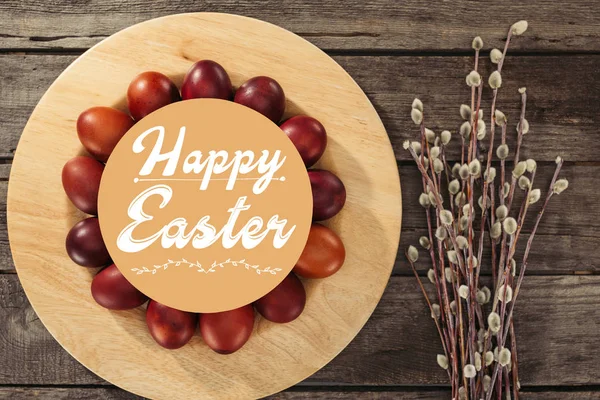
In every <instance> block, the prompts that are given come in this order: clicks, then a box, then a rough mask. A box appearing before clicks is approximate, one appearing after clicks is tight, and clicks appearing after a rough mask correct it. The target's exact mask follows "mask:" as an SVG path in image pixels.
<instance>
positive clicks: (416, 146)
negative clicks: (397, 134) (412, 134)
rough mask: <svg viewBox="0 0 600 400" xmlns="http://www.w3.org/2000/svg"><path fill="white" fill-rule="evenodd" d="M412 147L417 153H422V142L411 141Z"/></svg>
mask: <svg viewBox="0 0 600 400" xmlns="http://www.w3.org/2000/svg"><path fill="white" fill-rule="evenodd" d="M410 147H412V148H413V150H414V151H415V153H417V154H420V153H421V143H420V142H416V141H415V142H411V143H410Z"/></svg>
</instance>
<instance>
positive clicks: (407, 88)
mask: <svg viewBox="0 0 600 400" xmlns="http://www.w3.org/2000/svg"><path fill="white" fill-rule="evenodd" d="M599 7H600V3H599V2H598V1H596V0H592V1H589V0H585V1H584V0H576V1H563V2H556V1H551V0H531V1H527V2H522V1H517V0H510V1H505V2H495V3H494V2H488V1H466V0H462V1H444V2H436V4H435V6H433V5H432V3H431V2H423V1H415V0H408V1H402V2H396V1H391V0H367V1H360V2H359V1H355V0H351V1H348V2H343V3H341V2H338V1H334V0H319V1H317V0H299V1H293V2H292V1H287V0H286V1H281V2H280V1H275V0H268V1H256V2H255V1H238V0H226V1H222V2H213V1H196V0H192V1H189V0H170V1H167V0H157V1H154V2H152V3H150V2H143V1H138V0H50V1H45V0H29V1H27V2H23V1H17V0H4V1H2V2H0V110H1V112H0V399H17V400H20V399H30V398H43V399H133V398H136V399H137V398H138V397H136V396H133V395H131V394H129V393H126V392H124V391H122V390H121V389H117V388H114V387H112V386H110V385H109V384H108V383H106V382H105V381H103V380H102V379H101V378H99V377H97V376H95V375H94V374H92V373H91V372H89V371H88V370H87V369H85V368H84V367H83V366H81V365H80V364H79V363H77V362H76V361H75V360H74V359H73V358H72V357H71V356H70V355H68V354H67V353H66V352H65V351H64V350H63V349H62V348H61V347H60V346H59V345H58V343H56V341H55V340H54V339H53V338H52V337H51V335H50V334H49V333H48V331H47V330H46V329H45V328H44V326H43V325H42V324H41V322H40V320H39V319H38V318H37V316H36V314H35V312H34V311H33V309H32V308H31V306H30V305H29V303H28V301H27V299H26V297H25V295H24V293H23V289H22V287H21V286H20V283H19V281H18V279H17V277H16V275H14V273H15V271H14V265H13V262H12V257H11V253H10V249H9V246H8V238H7V232H6V197H5V196H6V190H7V182H6V181H7V180H8V174H9V172H10V163H11V161H12V158H13V153H14V150H15V148H16V145H17V142H18V140H19V138H20V136H21V132H22V130H23V127H24V125H25V122H26V121H27V119H28V118H29V115H30V114H31V111H32V110H33V108H34V106H35V105H36V104H37V102H38V101H39V99H40V97H41V96H42V94H43V93H44V92H45V91H46V90H47V88H48V86H49V85H50V84H51V83H52V82H53V81H54V79H56V77H57V76H58V75H59V74H60V73H61V72H62V71H63V70H64V68H66V67H67V66H68V65H69V64H70V63H71V62H72V61H73V60H74V59H75V58H76V57H77V56H78V55H80V54H81V53H82V52H83V51H85V50H86V49H87V48H89V47H90V46H92V45H94V44H96V43H98V42H99V41H100V40H102V39H103V38H105V37H108V36H109V35H112V34H113V33H115V32H116V31H118V30H120V29H123V28H125V27H127V26H130V25H132V24H134V23H137V22H141V21H145V20H147V19H150V18H154V17H158V16H162V15H168V14H173V13H180V12H190V11H217V12H218V11H220V12H233V13H238V14H242V15H247V16H253V17H256V18H260V19H263V20H266V21H269V22H272V23H275V24H277V25H280V26H282V27H284V28H287V29H290V30H292V31H294V32H295V33H297V34H299V35H301V36H303V37H305V38H306V39H308V40H309V41H311V42H313V43H315V44H316V45H317V46H319V47H321V48H322V49H325V50H326V51H327V52H328V53H329V54H330V55H332V56H333V58H334V59H335V60H336V61H337V62H338V63H339V64H340V65H341V66H342V67H343V68H345V69H346V70H347V71H348V72H349V73H350V75H351V76H352V77H353V78H354V79H355V80H356V81H357V83H358V84H359V85H360V86H361V87H362V89H363V90H364V91H365V92H366V93H367V96H368V97H369V98H370V100H371V102H372V103H373V104H374V106H375V108H376V110H377V112H378V113H379V115H380V117H381V118H382V120H383V123H384V125H385V127H386V129H387V131H388V134H389V135H390V139H391V142H392V145H393V147H394V150H395V155H396V159H397V161H398V169H399V171H400V174H401V176H402V190H403V194H404V196H403V200H404V202H403V203H404V226H405V228H404V229H403V234H402V238H401V243H400V247H401V248H404V247H406V246H407V245H408V244H411V243H415V242H416V240H417V239H418V237H419V236H420V235H422V234H423V233H424V221H425V220H424V217H423V216H422V213H421V212H420V210H419V208H418V206H417V196H418V194H419V190H420V189H419V187H420V179H419V178H418V176H416V168H415V167H413V166H412V164H411V163H410V162H409V161H408V158H407V154H406V153H405V152H404V151H403V150H402V142H403V140H404V139H406V138H412V137H414V135H415V131H414V125H413V124H412V122H411V121H410V119H409V114H408V112H409V111H410V102H411V101H412V99H413V98H414V97H416V96H419V97H420V98H421V99H423V101H424V102H425V106H426V109H427V110H428V111H430V112H431V114H429V117H428V121H431V122H432V123H433V126H432V127H433V128H434V129H435V130H439V129H442V128H446V129H452V128H453V129H454V130H455V129H456V128H457V127H458V123H459V116H458V112H457V111H458V104H460V103H461V102H466V101H467V100H468V92H467V91H466V90H465V87H464V84H463V81H464V76H465V75H466V74H467V73H468V72H469V70H470V69H471V62H472V57H471V51H470V43H471V39H472V37H473V36H474V35H481V36H482V38H483V40H484V43H485V44H484V51H485V54H487V52H489V50H490V49H491V48H493V47H498V46H500V45H501V44H502V40H503V39H504V37H505V33H506V29H507V27H508V26H509V25H510V24H511V23H513V22H514V21H516V20H518V19H522V18H525V19H527V20H528V21H529V30H528V31H527V33H526V34H525V35H524V36H523V37H520V38H518V40H516V41H515V42H514V43H513V44H512V45H511V49H510V51H509V57H508V59H507V63H506V65H505V67H504V71H505V74H506V79H505V80H506V81H507V82H506V87H505V88H503V90H502V91H501V94H500V99H499V101H500V103H499V107H500V108H501V109H502V110H504V111H506V112H507V113H508V115H509V118H511V117H513V116H514V118H512V120H513V121H514V119H515V118H516V110H517V107H518V97H517V94H516V92H515V90H516V88H517V87H519V86H523V85H525V86H527V88H528V94H529V104H528V117H527V118H528V120H529V122H530V124H531V126H532V134H530V135H528V136H527V137H526V140H525V143H524V152H525V155H526V156H533V157H535V158H536V159H537V160H538V162H540V164H541V165H540V172H543V176H542V177H541V178H540V179H539V181H538V182H539V183H540V184H541V183H544V186H545V184H547V182H548V180H549V172H548V171H550V169H551V168H552V160H554V157H555V156H556V154H557V153H559V154H561V155H563V157H565V159H566V160H567V164H566V165H565V167H564V173H565V175H567V177H568V179H569V180H570V182H571V187H570V188H569V190H568V191H567V192H565V193H564V194H563V195H561V196H560V197H559V198H555V199H553V203H552V204H551V206H550V209H549V211H551V212H549V213H547V214H546V217H547V218H545V220H544V221H543V222H542V224H541V226H540V229H539V231H538V235H537V236H536V240H535V242H534V246H533V248H532V255H531V263H530V265H529V268H528V275H537V276H527V277H526V280H525V285H526V287H525V288H524V291H523V295H524V297H523V298H522V299H521V300H519V306H518V307H517V310H516V312H517V318H518V321H517V330H518V335H519V338H520V341H519V344H518V347H519V352H520V353H523V354H522V355H520V361H521V369H520V370H521V372H522V373H523V374H524V376H523V381H524V382H523V383H524V385H523V396H522V398H524V399H535V400H537V399H548V400H555V399H556V400H559V399H561V400H562V399H565V400H571V399H577V400H579V399H583V400H585V399H600V392H599V391H598V390H599V389H600V381H599V380H600V377H599V374H598V372H597V368H596V366H595V364H594V360H597V359H598V350H597V345H596V344H595V343H594V342H593V339H592V338H594V337H595V335H596V332H597V331H598V321H600V318H599V315H598V311H597V310H596V308H597V304H598V302H599V301H600V281H599V280H600V276H597V275H596V274H597V273H598V269H599V268H600V251H598V249H599V248H600V233H599V232H600V230H599V227H598V219H597V216H598V215H600V213H599V212H598V211H599V210H598V205H597V204H598V201H597V191H598V190H597V188H598V187H600V186H599V184H600V182H599V179H600V178H599V177H600V163H599V162H598V157H597V155H598V153H599V151H600V141H599V140H598V138H599V136H598V126H600V120H599V115H600V67H599V65H600V64H599V61H600V40H599V38H600V14H599V13H597V12H595V9H596V8H599ZM483 71H484V73H489V72H490V71H491V66H490V65H489V63H488V62H487V59H486V60H485V61H484V62H483ZM486 102H487V103H486ZM488 104H489V94H488V93H485V94H484V106H483V107H484V108H486V107H487V108H488V109H489V105H488ZM511 140H512V139H511ZM554 200H557V201H554ZM528 229H529V228H528ZM420 268H422V270H423V271H422V273H424V269H426V268H427V265H426V263H423V264H421V265H420ZM393 273H394V275H395V276H394V277H393V278H392V279H391V281H390V283H389V285H388V287H387V289H386V292H385V295H384V297H383V299H382V302H381V303H380V306H379V307H378V308H377V309H376V311H375V313H374V315H373V317H372V319H371V320H370V321H369V322H368V323H367V324H366V326H365V328H364V329H363V331H361V333H360V334H359V336H358V337H357V338H356V340H355V341H353V342H352V343H351V344H350V346H349V347H348V348H347V349H346V350H345V351H343V352H342V353H341V354H340V356H338V357H337V358H336V359H334V360H333V361H332V362H331V363H330V364H329V365H328V366H326V367H325V368H324V369H323V370H321V371H320V372H319V373H318V374H316V375H315V376H313V377H311V378H310V379H309V380H307V381H305V382H303V383H302V384H300V385H298V386H296V387H294V388H292V389H290V390H289V391H286V392H284V393H281V394H279V395H276V396H274V397H273V398H277V399H342V398H353V399H354V398H356V399H448V398H449V392H448V390H447V387H446V381H445V379H444V377H443V375H441V374H440V373H439V371H437V369H436V367H435V363H434V361H432V360H431V359H432V357H433V356H434V355H435V352H436V351H437V350H436V347H435V346H437V343H438V342H437V339H436V337H435V332H434V327H433V325H432V323H431V321H430V319H429V318H428V317H427V313H426V312H425V311H424V307H425V306H424V303H423V300H422V299H421V297H420V295H419V292H418V288H417V285H416V283H415V282H414V277H412V276H410V270H409V269H408V266H407V265H406V262H405V261H404V258H403V256H401V255H400V256H398V257H397V259H396V263H395V266H394V270H393ZM581 274H585V275H583V276H582V275H581ZM588 274H591V275H588ZM525 371H527V372H525ZM440 385H441V386H440Z"/></svg>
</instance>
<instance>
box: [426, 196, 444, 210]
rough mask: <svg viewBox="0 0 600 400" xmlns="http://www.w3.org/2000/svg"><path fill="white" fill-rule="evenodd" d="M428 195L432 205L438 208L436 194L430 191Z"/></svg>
mask: <svg viewBox="0 0 600 400" xmlns="http://www.w3.org/2000/svg"><path fill="white" fill-rule="evenodd" d="M427 195H428V196H429V202H430V203H431V205H432V206H434V207H436V208H437V202H436V201H435V200H436V199H435V194H433V192H429V193H427ZM440 201H441V200H440ZM442 202H443V201H442Z"/></svg>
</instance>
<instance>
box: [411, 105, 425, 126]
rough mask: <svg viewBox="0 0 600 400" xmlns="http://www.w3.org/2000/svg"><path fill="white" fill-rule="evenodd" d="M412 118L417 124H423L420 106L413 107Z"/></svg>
mask: <svg viewBox="0 0 600 400" xmlns="http://www.w3.org/2000/svg"><path fill="white" fill-rule="evenodd" d="M410 118H411V119H412V120H413V122H414V123H415V125H421V122H423V113H422V112H421V110H419V109H418V108H413V109H412V110H411V111H410Z"/></svg>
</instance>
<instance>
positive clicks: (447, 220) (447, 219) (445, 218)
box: [440, 210, 454, 225]
mask: <svg viewBox="0 0 600 400" xmlns="http://www.w3.org/2000/svg"><path fill="white" fill-rule="evenodd" d="M440 221H442V224H444V225H451V224H452V221H454V217H453V216H452V213H451V212H450V211H448V210H442V211H441V212H440Z"/></svg>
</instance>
